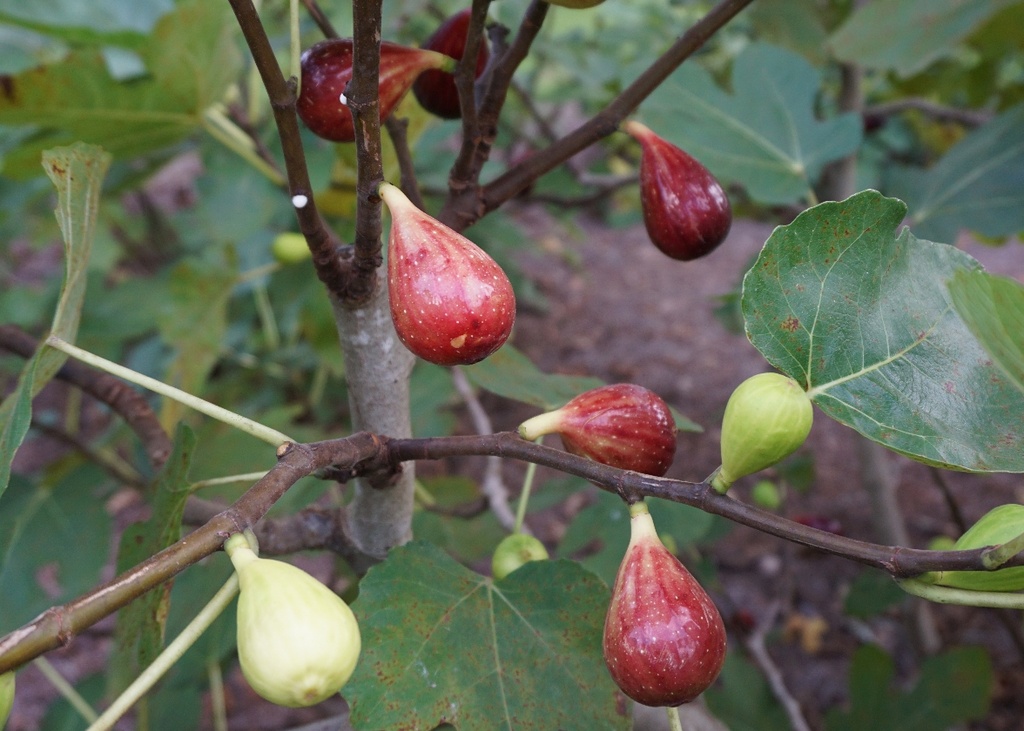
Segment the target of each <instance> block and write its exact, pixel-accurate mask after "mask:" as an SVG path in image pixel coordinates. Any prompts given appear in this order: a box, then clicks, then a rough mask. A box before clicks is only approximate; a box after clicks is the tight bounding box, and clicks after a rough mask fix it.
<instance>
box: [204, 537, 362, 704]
mask: <svg viewBox="0 0 1024 731" xmlns="http://www.w3.org/2000/svg"><path fill="white" fill-rule="evenodd" d="M224 547H225V549H226V550H227V552H228V555H229V556H230V557H231V562H232V564H234V567H235V571H236V572H237V573H238V581H239V595H238V659H239V662H240V663H241V666H242V674H243V675H244V676H245V679H246V680H247V681H249V685H251V686H252V688H253V690H255V691H256V692H257V693H259V694H260V695H261V696H263V697H264V698H266V699H267V700H268V701H271V702H272V703H277V704H278V705H281V706H289V707H293V708H294V707H299V706H311V705H314V704H316V703H320V702H321V701H323V700H325V699H327V698H329V697H330V696H332V695H334V694H335V693H337V692H338V691H339V690H341V688H342V686H344V685H345V683H346V682H348V679H349V678H350V677H351V675H352V672H353V671H354V670H355V667H356V661H357V660H358V659H359V651H360V648H361V640H360V635H359V624H358V623H357V622H356V617H355V615H354V614H353V613H352V610H351V609H350V608H349V606H348V605H347V604H346V603H345V602H344V601H342V599H341V597H339V596H338V595H337V594H335V593H334V592H333V591H331V590H330V589H328V588H327V587H326V586H324V585H323V584H322V583H320V582H319V581H317V580H316V579H315V578H313V577H312V576H310V575H309V574H307V573H306V572H305V571H303V570H302V569H300V568H298V567H297V566H292V565H291V564H288V563H285V562H283V561H275V560H272V559H266V558H259V557H258V556H257V555H256V554H255V553H254V552H253V550H252V549H251V548H250V547H249V545H248V543H247V542H246V540H245V538H244V537H243V536H241V535H236V536H232V537H231V538H229V539H228V541H227V543H225V545H224Z"/></svg>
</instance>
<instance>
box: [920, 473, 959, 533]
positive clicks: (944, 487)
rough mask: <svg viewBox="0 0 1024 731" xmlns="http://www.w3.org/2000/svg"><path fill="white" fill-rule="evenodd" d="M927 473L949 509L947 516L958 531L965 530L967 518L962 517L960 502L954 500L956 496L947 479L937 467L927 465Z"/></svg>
mask: <svg viewBox="0 0 1024 731" xmlns="http://www.w3.org/2000/svg"><path fill="white" fill-rule="evenodd" d="M928 474H929V475H931V478H932V481H933V482H934V483H935V484H936V486H937V487H938V488H939V491H940V492H941V493H942V497H943V499H945V501H946V507H947V508H948V509H949V517H951V518H952V519H953V522H954V523H955V524H956V527H957V530H958V531H959V532H960V533H963V532H964V531H966V530H967V519H966V518H964V513H963V511H962V510H961V509H960V504H959V503H958V502H957V501H956V496H955V495H953V490H952V488H951V487H950V485H949V481H948V480H946V477H945V476H944V475H943V474H942V471H941V470H939V469H938V468H937V467H929V468H928Z"/></svg>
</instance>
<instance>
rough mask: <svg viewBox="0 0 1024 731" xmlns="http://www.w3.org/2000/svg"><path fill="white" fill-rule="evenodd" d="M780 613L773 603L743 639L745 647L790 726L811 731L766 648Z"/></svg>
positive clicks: (798, 704)
mask: <svg viewBox="0 0 1024 731" xmlns="http://www.w3.org/2000/svg"><path fill="white" fill-rule="evenodd" d="M778 612H779V604H778V602H772V603H771V604H770V605H769V606H768V611H767V612H766V613H765V616H764V617H763V618H762V619H761V621H760V622H758V624H757V626H756V627H755V628H754V631H753V632H751V633H750V634H749V635H746V636H745V637H744V638H743V647H744V649H745V650H746V651H747V654H749V655H750V658H751V659H752V660H753V661H754V663H755V664H756V665H757V666H758V668H760V670H761V674H762V675H764V677H765V679H766V680H767V681H768V687H769V688H771V691H772V695H774V696H775V700H777V701H778V702H779V704H780V705H781V706H782V709H783V710H784V711H785V712H786V718H788V719H789V725H790V727H791V728H792V729H793V731H811V727H810V726H809V725H808V724H807V720H806V719H805V718H804V714H803V711H802V710H800V703H799V702H798V701H797V699H796V698H794V697H793V694H792V693H790V692H789V688H787V687H786V680H785V678H783V677H782V672H781V671H780V670H779V667H778V666H777V665H776V664H775V661H774V660H772V656H771V654H770V653H769V652H768V648H767V647H766V646H765V641H764V640H765V636H766V635H767V634H768V632H770V631H771V629H772V627H774V626H775V618H776V616H777V615H778Z"/></svg>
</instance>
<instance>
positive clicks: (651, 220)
mask: <svg viewBox="0 0 1024 731" xmlns="http://www.w3.org/2000/svg"><path fill="white" fill-rule="evenodd" d="M623 129H624V130H625V131H626V132H627V133H628V134H630V135H632V136H633V137H634V138H636V140H637V141H638V142H639V143H640V146H641V148H642V154H641V158H640V204H641V207H642V209H643V214H644V225H645V226H646V227H647V235H648V236H649V237H650V239H651V241H653V242H654V245H655V246H657V247H658V248H659V249H661V251H662V252H664V253H665V254H666V255H667V256H670V257H672V258H673V259H679V260H682V261H690V260H691V259H697V258H699V257H702V256H705V255H706V254H709V253H711V252H712V251H714V250H715V248H717V247H718V245H719V244H721V243H722V241H724V240H725V237H726V235H727V234H728V233H729V228H730V227H731V226H732V207H731V206H730V205H729V197H728V196H727V195H726V194H725V190H723V188H722V186H721V185H720V184H719V182H718V181H717V180H716V179H715V176H713V175H712V174H711V173H710V171H708V169H707V168H706V167H704V166H703V165H701V164H700V163H699V162H697V161H696V160H694V159H693V158H692V157H691V156H690V155H688V154H687V153H685V152H683V151H682V150H680V149H679V148H678V147H676V146H675V145H673V144H671V143H670V142H668V141H666V140H664V139H662V138H661V137H659V136H658V135H656V134H655V133H654V132H652V131H651V130H650V129H648V128H647V127H645V126H644V125H642V124H640V123H639V122H633V121H631V122H627V123H626V124H625V125H623Z"/></svg>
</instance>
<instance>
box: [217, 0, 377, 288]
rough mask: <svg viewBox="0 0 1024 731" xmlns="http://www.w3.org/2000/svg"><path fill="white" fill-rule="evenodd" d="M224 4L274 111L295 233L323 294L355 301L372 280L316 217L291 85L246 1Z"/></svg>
mask: <svg viewBox="0 0 1024 731" xmlns="http://www.w3.org/2000/svg"><path fill="white" fill-rule="evenodd" d="M228 2H229V3H230V4H231V9H232V10H233V11H234V13H235V17H236V18H237V20H238V25H239V27H240V28H241V29H242V35H243V36H244V37H245V42H246V44H247V45H248V47H249V52H250V53H251V54H252V58H253V61H254V62H255V64H256V69H257V70H258V71H259V74H260V78H261V79H262V81H263V86H264V87H265V88H266V90H267V95H268V96H269V97H270V107H271V109H272V110H273V112H274V122H275V123H276V125H277V134H278V137H279V138H280V140H281V149H282V151H283V153H284V160H285V172H286V173H287V176H288V192H289V194H290V195H291V196H292V204H293V206H294V209H295V216H296V219H297V220H298V223H299V230H300V231H301V232H302V235H303V236H305V237H306V243H307V244H308V245H309V250H310V251H311V252H312V254H313V264H314V266H315V267H316V273H317V277H318V278H319V279H320V281H321V282H323V283H324V286H326V287H327V289H328V291H330V292H331V293H332V294H334V295H335V296H337V297H339V298H341V299H342V300H348V299H356V300H358V299H359V298H360V297H364V296H365V292H366V290H367V288H368V287H372V282H370V283H367V282H366V281H364V279H365V278H363V277H360V276H358V274H357V272H358V271H359V270H358V268H357V267H353V266H352V260H351V258H347V257H344V256H342V255H340V253H339V244H340V242H339V241H337V239H336V238H335V237H334V235H333V234H332V233H331V230H330V229H329V228H328V226H327V224H326V223H324V220H323V219H322V218H321V217H320V213H319V211H318V210H317V207H316V201H314V200H313V187H312V184H311V183H310V180H309V171H308V169H307V167H306V153H305V151H304V150H303V147H302V138H301V136H300V135H299V121H298V117H297V116H296V113H295V84H296V81H295V80H294V79H292V80H290V81H286V80H285V78H284V75H283V74H282V73H281V67H280V66H279V65H278V63H277V57H276V56H275V55H274V50H273V48H271V46H270V40H269V39H268V38H267V34H266V31H265V30H264V28H263V24H262V23H261V22H260V17H259V14H258V13H257V12H256V9H255V8H254V7H253V4H252V2H251V0H228Z"/></svg>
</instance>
